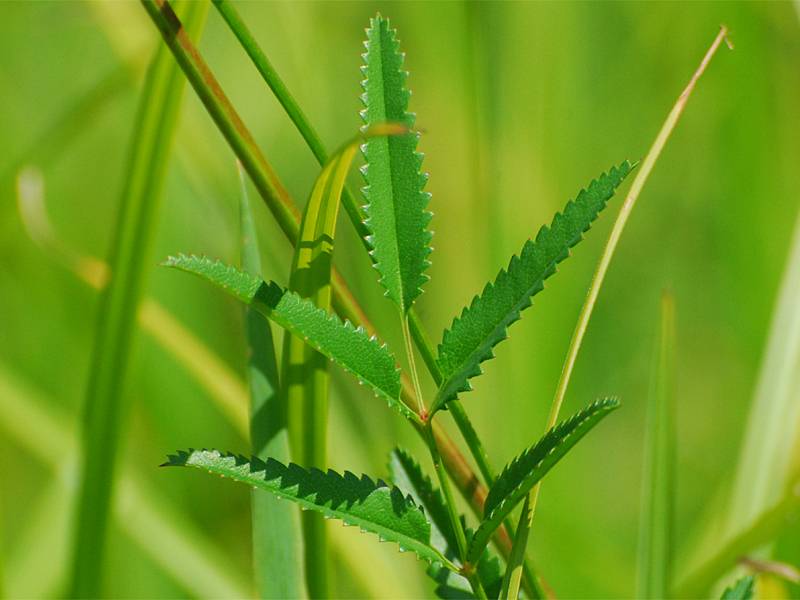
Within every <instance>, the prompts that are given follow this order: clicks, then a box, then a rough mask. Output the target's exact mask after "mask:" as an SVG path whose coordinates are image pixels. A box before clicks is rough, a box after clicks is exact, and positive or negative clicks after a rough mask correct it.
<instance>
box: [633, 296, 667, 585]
mask: <svg viewBox="0 0 800 600" xmlns="http://www.w3.org/2000/svg"><path fill="white" fill-rule="evenodd" d="M660 329H661V331H660V335H659V336H658V341H657V347H656V352H655V353H654V361H653V375H652V383H651V386H650V394H649V396H650V397H649V399H648V406H647V434H646V438H645V440H646V446H645V463H644V477H643V483H642V516H641V523H640V525H639V527H640V531H639V564H638V571H639V573H638V577H637V579H638V591H637V594H636V596H637V597H638V598H666V597H667V594H668V593H669V585H670V581H671V579H672V540H673V532H672V529H673V525H672V521H673V505H674V493H675V492H674V489H675V488H674V479H675V478H674V457H675V416H674V412H675V409H674V405H675V400H674V396H673V393H672V387H673V381H674V364H675V304H674V300H673V297H672V295H671V294H669V293H666V292H665V293H664V294H663V295H662V298H661V327H660Z"/></svg>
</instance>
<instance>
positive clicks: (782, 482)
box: [727, 217, 800, 533]
mask: <svg viewBox="0 0 800 600" xmlns="http://www.w3.org/2000/svg"><path fill="white" fill-rule="evenodd" d="M798 302H800V217H799V218H798V219H797V223H796V225H795V229H794V240H793V241H792V247H791V249H790V251H789V257H788V261H787V263H786V268H785V271H784V274H783V277H782V283H781V289H780V292H779V293H778V300H777V303H776V306H775V310H774V312H773V315H774V316H773V318H772V325H771V326H770V332H769V337H768V340H767V347H766V351H765V353H764V362H763V364H762V365H761V370H760V373H759V376H758V383H757V385H756V390H755V394H754V397H753V401H752V404H751V407H750V414H749V415H748V418H747V421H746V423H747V431H746V432H745V437H744V441H743V443H742V447H741V451H740V455H739V464H738V466H737V468H736V475H735V480H734V487H733V492H732V496H731V499H730V509H729V511H728V517H727V532H728V533H733V532H735V531H736V530H737V529H738V528H739V527H740V526H741V524H742V523H748V522H750V521H751V520H752V519H754V518H755V517H756V516H757V515H759V514H760V513H761V512H763V511H764V510H765V509H767V508H768V507H769V506H771V505H772V504H773V503H774V502H776V501H777V499H778V498H780V496H781V495H782V494H783V491H784V489H785V487H786V484H787V483H788V482H789V481H791V480H792V479H793V478H794V477H796V476H797V475H800V473H793V468H796V467H795V466H794V465H793V464H792V456H795V455H794V454H793V452H792V451H793V449H795V447H796V446H795V444H798V443H800V402H798V397H800V375H798V374H800V311H798V310H797V306H798Z"/></svg>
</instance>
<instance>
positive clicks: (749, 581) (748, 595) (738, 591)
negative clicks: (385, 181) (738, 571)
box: [720, 575, 755, 600]
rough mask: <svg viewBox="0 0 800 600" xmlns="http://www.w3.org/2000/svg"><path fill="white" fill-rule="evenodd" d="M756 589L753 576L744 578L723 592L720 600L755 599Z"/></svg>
mask: <svg viewBox="0 0 800 600" xmlns="http://www.w3.org/2000/svg"><path fill="white" fill-rule="evenodd" d="M754 587H755V578H754V577H753V576H752V575H748V576H747V577H742V578H741V579H739V580H738V581H737V582H736V583H734V584H733V585H732V586H730V587H728V588H726V589H725V591H724V592H722V596H720V600H751V599H752V598H753V588H754Z"/></svg>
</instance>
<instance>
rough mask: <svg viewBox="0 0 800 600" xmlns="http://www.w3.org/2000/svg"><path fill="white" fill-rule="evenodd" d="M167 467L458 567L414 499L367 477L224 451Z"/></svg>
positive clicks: (189, 455) (181, 458) (181, 455)
mask: <svg viewBox="0 0 800 600" xmlns="http://www.w3.org/2000/svg"><path fill="white" fill-rule="evenodd" d="M163 466H177V467H193V468H196V469H201V470H204V471H207V472H209V473H211V474H214V475H220V476H222V477H228V478H230V479H233V480H234V481H238V482H241V483H245V484H247V485H250V486H252V487H255V488H257V489H260V490H265V491H267V492H270V493H271V494H274V495H275V496H277V497H279V498H284V499H287V500H291V501H292V502H295V503H297V504H298V505H299V506H300V508H302V509H306V510H313V511H316V512H319V513H322V514H323V515H324V516H325V517H328V518H333V519H339V520H341V521H343V522H344V523H345V525H356V526H358V527H359V528H360V529H361V530H362V531H368V532H370V533H374V534H376V535H377V536H378V537H379V538H380V539H381V540H385V541H390V542H395V543H396V544H398V546H399V547H400V550H401V551H402V552H405V551H411V552H414V553H415V554H416V555H417V556H418V557H419V558H421V559H423V560H425V561H427V562H429V563H431V564H436V563H440V564H443V565H449V566H452V563H451V562H450V561H449V560H447V559H446V558H444V557H443V556H442V555H441V554H440V553H439V552H438V551H437V550H435V549H434V548H433V547H431V545H430V535H431V526H430V523H428V521H427V519H426V518H425V515H424V514H423V512H422V510H420V508H419V507H418V506H417V505H416V504H415V503H414V501H413V500H412V499H411V497H409V496H406V495H404V494H403V492H401V491H400V489H399V488H397V487H389V486H387V485H386V484H385V483H383V482H382V481H377V482H374V481H373V480H372V479H370V478H369V477H367V476H366V475H362V476H361V477H357V476H356V475H354V474H353V473H350V472H349V471H345V472H344V474H339V473H336V472H335V471H330V470H329V471H328V472H323V471H320V470H319V469H304V468H302V467H300V466H298V465H296V464H294V463H290V464H289V465H288V466H287V465H284V464H282V463H280V462H278V461H276V460H273V459H268V460H267V461H266V462H265V461H262V460H260V459H258V458H252V459H250V460H249V461H248V460H247V459H246V458H244V457H242V456H237V455H234V454H229V453H225V454H223V453H221V452H219V451H218V450H189V451H188V452H187V451H182V452H178V454H176V455H172V456H169V457H168V459H167V462H166V463H165V464H164V465H163Z"/></svg>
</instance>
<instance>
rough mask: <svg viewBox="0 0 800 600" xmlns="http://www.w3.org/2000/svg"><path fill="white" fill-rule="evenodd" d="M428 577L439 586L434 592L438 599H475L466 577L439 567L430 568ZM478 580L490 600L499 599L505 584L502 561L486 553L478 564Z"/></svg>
mask: <svg viewBox="0 0 800 600" xmlns="http://www.w3.org/2000/svg"><path fill="white" fill-rule="evenodd" d="M427 575H428V576H429V577H430V578H431V579H433V580H434V581H435V582H436V583H438V585H437V586H436V589H435V590H434V593H435V594H436V597H437V598H442V599H444V600H466V599H469V598H474V597H475V596H474V594H473V592H472V588H471V587H470V584H469V581H467V579H466V578H464V576H462V575H459V574H458V573H455V572H453V571H450V570H448V569H445V568H444V567H441V566H439V565H432V566H431V567H429V568H428V571H427ZM478 578H479V579H480V581H481V585H483V589H484V591H485V592H486V595H487V596H488V597H489V598H497V597H498V595H499V594H500V587H501V585H502V583H503V567H502V564H501V563H500V559H499V558H498V557H497V556H496V555H494V554H490V553H489V552H484V553H483V556H481V560H480V562H479V563H478Z"/></svg>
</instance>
